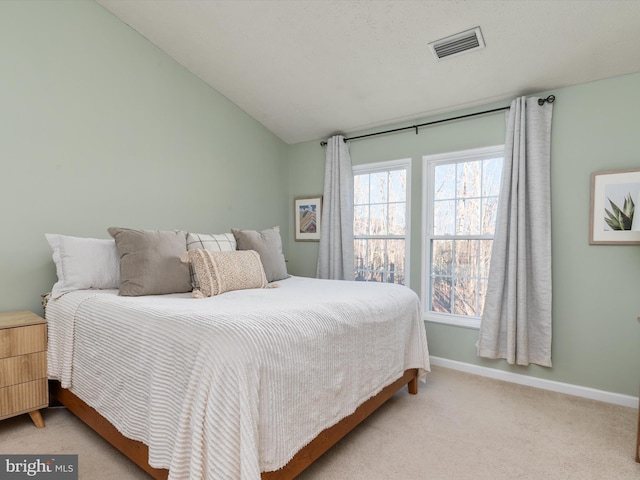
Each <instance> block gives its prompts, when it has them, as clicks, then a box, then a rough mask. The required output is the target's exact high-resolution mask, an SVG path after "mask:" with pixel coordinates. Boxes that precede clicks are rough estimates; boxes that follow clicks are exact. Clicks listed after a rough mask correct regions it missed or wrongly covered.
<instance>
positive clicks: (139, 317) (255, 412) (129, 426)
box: [46, 277, 429, 480]
mask: <svg viewBox="0 0 640 480" xmlns="http://www.w3.org/2000/svg"><path fill="white" fill-rule="evenodd" d="M278 286H279V288H267V289H253V290H243V291H235V292H227V293H224V294H222V295H219V296H216V297H212V298H206V299H194V298H191V296H190V294H180V295H159V296H146V297H120V296H118V295H117V291H114V290H103V291H89V290H83V291H77V292H71V293H67V294H66V295H64V296H62V297H61V298H59V299H57V300H52V301H50V302H49V304H48V305H47V308H46V317H47V321H48V328H49V357H48V359H49V376H50V377H51V378H55V379H58V380H60V381H61V383H62V386H63V387H65V388H70V389H71V391H73V392H74V393H75V394H76V395H77V396H79V397H80V398H81V399H83V400H84V401H85V402H86V403H88V404H89V405H91V406H92V407H94V408H95V409H96V410H98V411H99V412H100V413H101V414H102V415H103V416H104V417H105V418H107V419H108V420H109V421H110V422H111V423H112V424H113V425H114V426H115V427H116V428H117V429H118V430H119V431H120V432H121V433H122V434H124V435H125V436H126V437H129V438H132V439H135V440H140V441H142V442H144V443H146V444H147V445H149V463H150V464H151V465H152V466H154V467H157V468H168V469H169V471H170V472H169V478H170V479H171V480H182V479H184V480H187V479H208V480H209V479H210V480H215V479H250V480H257V479H259V478H260V472H261V471H272V470H277V469H279V468H281V467H282V466H284V465H285V464H286V463H287V462H288V461H289V460H290V459H291V458H292V456H293V455H294V454H295V453H296V452H297V451H298V450H300V449H301V448H302V447H304V446H305V445H306V444H307V443H308V442H309V441H311V440H312V439H313V438H314V437H315V436H316V435H317V434H318V433H320V432H321V431H322V430H324V429H325V428H327V427H330V426H332V425H333V424H335V423H337V422H338V421H339V420H341V419H342V418H344V417H345V416H347V415H349V414H351V413H352V412H353V411H354V410H355V409H356V408H357V406H358V405H359V404H361V403H362V402H364V401H365V400H367V399H368V398H370V397H371V396H373V395H375V394H376V393H378V392H379V391H380V390H382V388H383V387H385V386H386V385H388V384H389V383H391V382H392V381H394V380H396V379H397V378H398V377H400V376H401V374H402V373H403V371H404V370H406V369H408V368H418V369H420V373H421V377H423V376H424V375H425V373H426V372H427V371H429V357H428V351H427V341H426V335H425V328H424V323H423V320H422V316H421V311H420V302H419V299H418V297H417V295H416V294H415V293H414V292H413V291H412V290H410V289H409V288H406V287H402V286H397V285H390V284H374V283H368V284H364V283H360V282H344V281H335V280H315V279H307V278H301V277H292V278H289V279H287V280H283V281H280V282H278Z"/></svg>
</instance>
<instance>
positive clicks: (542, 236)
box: [478, 97, 553, 367]
mask: <svg viewBox="0 0 640 480" xmlns="http://www.w3.org/2000/svg"><path fill="white" fill-rule="evenodd" d="M552 112H553V105H552V104H551V103H545V104H544V105H542V106H541V105H538V99H537V98H529V99H527V98H525V97H520V98H517V99H515V100H514V101H513V102H512V103H511V108H510V110H509V116H508V124H507V135H506V140H505V152H504V164H503V165H504V166H503V169H504V170H503V174H502V187H501V192H500V201H499V205H498V216H497V224H496V231H495V237H494V242H493V250H492V254H491V267H490V271H489V280H488V286H487V295H486V299H485V305H484V312H483V315H482V321H481V325H480V332H479V339H478V355H479V356H481V357H487V358H504V359H506V360H507V362H508V363H510V364H518V365H528V364H530V363H535V364H538V365H542V366H545V367H551V115H552Z"/></svg>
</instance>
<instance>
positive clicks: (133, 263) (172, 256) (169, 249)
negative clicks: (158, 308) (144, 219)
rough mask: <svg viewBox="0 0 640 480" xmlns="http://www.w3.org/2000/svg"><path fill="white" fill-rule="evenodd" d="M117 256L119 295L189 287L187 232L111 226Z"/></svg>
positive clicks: (157, 292)
mask: <svg viewBox="0 0 640 480" xmlns="http://www.w3.org/2000/svg"><path fill="white" fill-rule="evenodd" d="M107 231H108V232H109V235H111V236H112V237H113V239H114V240H115V242H116V249H117V251H118V255H119V256H120V282H121V283H120V295H123V296H139V295H163V294H166V293H184V292H190V291H191V281H190V277H189V266H188V265H187V264H185V263H182V262H181V261H180V259H181V258H182V256H183V255H184V254H185V253H187V234H186V233H185V232H180V231H175V232H169V231H153V230H133V229H130V228H119V227H111V228H108V229H107Z"/></svg>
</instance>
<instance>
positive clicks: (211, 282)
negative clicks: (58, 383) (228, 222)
mask: <svg viewBox="0 0 640 480" xmlns="http://www.w3.org/2000/svg"><path fill="white" fill-rule="evenodd" d="M182 261H183V262H185V263H190V264H191V267H192V268H193V271H194V273H195V275H196V278H197V280H198V285H199V288H198V289H195V290H193V296H194V297H195V298H204V297H213V296H214V295H220V294H221V293H224V292H230V291H232V290H245V289H248V288H264V287H266V286H267V277H266V275H265V273H264V268H263V267H262V262H261V261H260V255H258V252H256V251H254V250H242V251H240V250H236V251H233V252H210V251H208V250H204V249H200V248H198V249H195V250H189V251H188V252H187V253H186V255H185V256H184V257H183V258H182Z"/></svg>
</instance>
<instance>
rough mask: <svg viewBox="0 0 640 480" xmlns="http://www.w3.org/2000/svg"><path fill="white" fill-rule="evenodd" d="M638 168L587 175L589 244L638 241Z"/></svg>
mask: <svg viewBox="0 0 640 480" xmlns="http://www.w3.org/2000/svg"><path fill="white" fill-rule="evenodd" d="M638 203H640V168H636V169H629V170H615V171H608V172H593V173H592V174H591V218H590V223H589V244H590V245H638V244H640V205H638Z"/></svg>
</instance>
